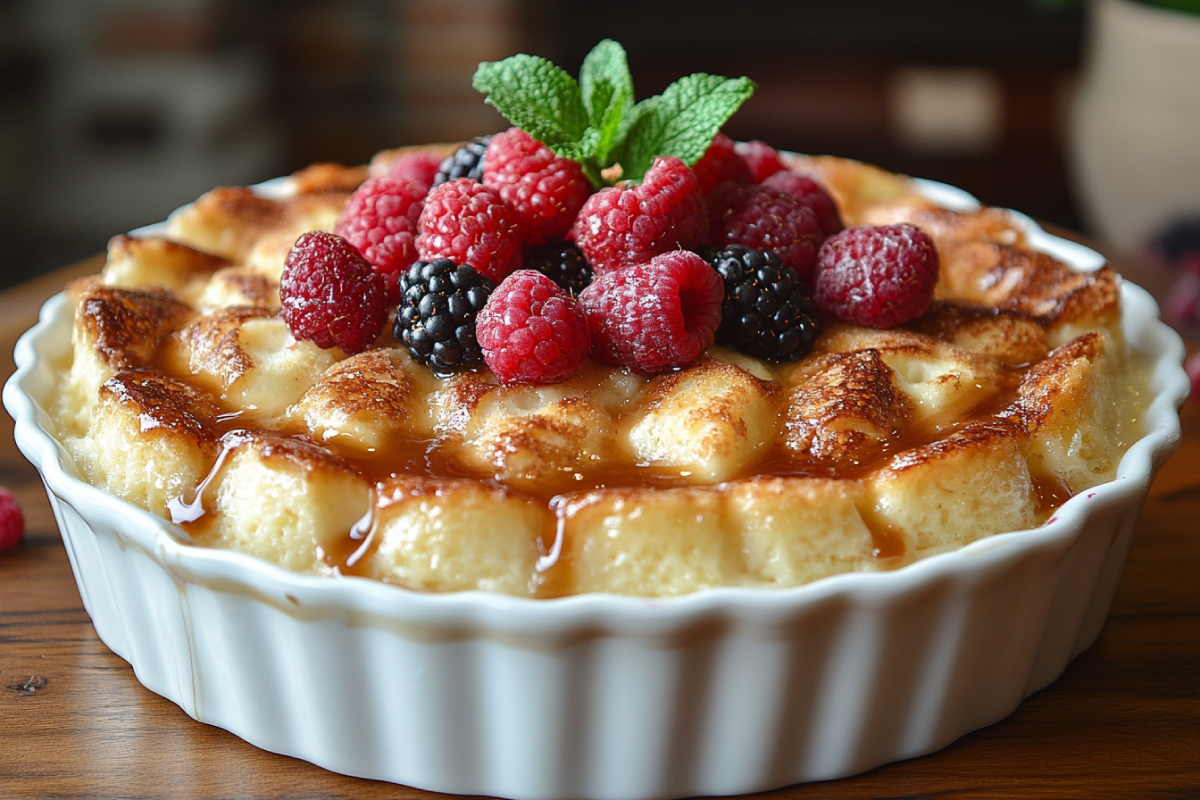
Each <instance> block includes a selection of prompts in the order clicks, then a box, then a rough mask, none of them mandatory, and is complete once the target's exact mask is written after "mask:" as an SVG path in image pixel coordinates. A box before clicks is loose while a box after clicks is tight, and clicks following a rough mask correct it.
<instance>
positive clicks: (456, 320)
mask: <svg viewBox="0 0 1200 800" xmlns="http://www.w3.org/2000/svg"><path fill="white" fill-rule="evenodd" d="M491 292H492V284H491V283H489V282H488V280H487V278H485V277H483V276H482V275H480V274H479V273H478V272H476V271H475V270H473V269H471V268H470V267H460V266H458V265H457V264H455V263H454V262H453V261H447V260H446V259H440V260H438V261H431V262H425V261H418V262H416V263H415V264H413V265H412V266H411V267H409V268H408V271H407V272H405V273H404V274H403V275H401V276H400V295H401V297H400V305H399V307H398V308H397V309H396V322H395V325H394V326H393V331H394V333H395V334H396V338H397V339H399V340H400V341H401V342H403V343H404V346H405V347H406V348H408V352H409V353H411V354H412V357H413V358H414V359H415V360H416V361H417V362H418V363H420V364H425V365H426V366H429V367H433V369H434V371H436V372H439V373H448V372H452V371H454V370H457V369H462V368H464V367H465V368H467V369H474V368H476V367H479V366H481V365H482V364H483V351H482V350H480V348H479V342H478V341H477V339H476V335H475V325H476V320H477V319H478V316H479V312H480V311H482V310H483V307H484V304H485V303H487V300H488V296H489V295H490V294H491Z"/></svg>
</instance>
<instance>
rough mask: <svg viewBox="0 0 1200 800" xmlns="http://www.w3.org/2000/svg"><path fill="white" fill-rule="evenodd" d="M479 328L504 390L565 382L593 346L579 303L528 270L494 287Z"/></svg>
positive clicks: (481, 342)
mask: <svg viewBox="0 0 1200 800" xmlns="http://www.w3.org/2000/svg"><path fill="white" fill-rule="evenodd" d="M476 325H477V330H478V337H479V345H480V347H482V348H483V358H484V360H485V361H487V365H488V367H490V368H491V370H492V372H494V373H496V377H497V378H499V379H500V382H501V383H505V384H510V383H558V382H559V381H563V380H566V379H567V378H569V377H571V376H572V375H574V374H575V370H576V369H578V368H579V363H580V362H581V361H583V357H584V356H585V355H587V352H588V348H589V347H590V345H591V335H590V334H589V333H588V324H587V318H586V317H585V316H584V313H583V308H582V306H580V305H579V301H578V300H576V299H575V298H574V297H572V296H571V295H569V294H567V293H566V292H565V291H563V290H562V289H561V288H559V287H558V286H556V285H555V284H554V282H553V281H552V280H550V279H549V278H547V277H546V276H545V275H542V274H541V273H539V272H534V271H533V270H528V269H522V270H517V271H516V272H514V273H513V274H512V275H509V276H508V277H507V278H505V279H504V282H503V283H501V284H500V285H499V286H497V287H496V290H495V291H493V292H492V296H491V298H490V299H489V300H488V302H487V305H486V306H484V308H483V311H482V312H480V314H479V321H478V322H477V323H476Z"/></svg>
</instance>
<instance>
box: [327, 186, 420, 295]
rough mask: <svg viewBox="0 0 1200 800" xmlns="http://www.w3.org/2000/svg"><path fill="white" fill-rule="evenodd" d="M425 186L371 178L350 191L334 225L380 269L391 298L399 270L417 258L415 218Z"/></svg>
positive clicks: (402, 269)
mask: <svg viewBox="0 0 1200 800" xmlns="http://www.w3.org/2000/svg"><path fill="white" fill-rule="evenodd" d="M427 187H428V184H425V183H420V182H417V181H409V180H405V179H403V178H398V177H393V176H392V175H386V176H384V177H381V178H371V179H370V180H368V181H367V182H366V183H364V184H363V185H362V186H360V187H358V190H357V191H356V192H355V193H354V194H352V195H350V199H349V200H347V201H346V207H345V208H344V209H342V216H341V217H339V218H338V221H337V226H336V227H335V228H334V232H335V233H337V235H338V236H341V237H342V238H343V239H345V240H346V241H348V242H349V243H350V244H352V245H354V247H355V248H357V249H358V252H360V253H362V255H363V257H364V258H365V259H367V261H369V262H371V266H373V267H375V269H376V270H377V271H379V272H381V273H383V275H384V277H385V279H386V284H387V290H388V296H389V297H390V298H391V299H392V301H393V302H394V301H395V300H397V299H398V298H399V294H398V292H397V289H396V281H397V280H399V278H400V273H401V272H403V271H404V270H406V269H408V267H409V265H410V264H412V263H413V262H414V261H416V260H417V244H416V242H417V220H418V219H419V218H420V216H421V206H422V204H423V203H424V202H425V193H426V192H427V191H428V188H427Z"/></svg>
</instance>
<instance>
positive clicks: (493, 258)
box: [417, 178, 521, 283]
mask: <svg viewBox="0 0 1200 800" xmlns="http://www.w3.org/2000/svg"><path fill="white" fill-rule="evenodd" d="M417 226H418V229H419V231H420V232H419V234H418V236H417V255H418V256H420V258H421V260H422V261H434V260H436V259H439V258H448V259H450V260H451V261H453V262H454V263H455V264H467V265H470V266H472V267H474V268H475V269H477V270H478V271H479V273H480V274H481V275H483V276H484V277H485V278H487V279H488V280H490V281H491V282H492V283H499V282H500V281H502V280H504V276H505V275H508V273H510V272H512V271H513V270H514V269H516V268H517V267H519V266H521V229H520V227H519V226H518V225H517V215H516V212H514V211H513V208H512V206H510V205H509V204H508V203H506V202H505V201H504V198H502V197H501V196H500V193H499V192H498V191H497V190H496V189H494V188H492V187H490V186H484V185H483V184H482V183H476V182H475V181H473V180H471V179H470V178H459V179H458V180H454V181H450V182H449V183H443V184H442V185H441V186H435V187H433V189H431V190H430V191H429V196H428V197H427V198H425V208H424V209H423V210H422V211H421V218H420V220H418V223H417Z"/></svg>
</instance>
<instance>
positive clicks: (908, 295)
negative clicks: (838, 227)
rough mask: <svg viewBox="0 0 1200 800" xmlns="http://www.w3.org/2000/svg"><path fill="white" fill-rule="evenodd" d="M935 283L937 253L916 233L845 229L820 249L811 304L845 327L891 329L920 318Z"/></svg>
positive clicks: (903, 227) (897, 228)
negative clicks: (842, 321)
mask: <svg viewBox="0 0 1200 800" xmlns="http://www.w3.org/2000/svg"><path fill="white" fill-rule="evenodd" d="M937 279H938V254H937V249H936V248H935V247H934V245H933V239H931V238H929V235H928V234H926V233H925V232H924V231H922V230H921V229H920V228H917V227H916V226H913V225H908V224H900V225H885V226H882V227H878V228H874V227H871V226H863V227H861V228H850V229H848V230H844V231H842V232H841V233H839V234H837V235H836V236H832V237H830V238H829V239H827V240H826V241H825V244H823V245H822V246H821V256H820V259H819V260H818V262H817V270H816V280H815V283H814V285H813V302H814V303H815V304H816V306H817V308H818V309H819V310H820V311H823V312H825V313H827V314H832V315H834V316H835V317H837V318H838V319H841V320H845V321H846V322H853V323H855V324H857V325H866V326H868V327H871V328H891V327H894V326H896V325H900V324H901V323H904V322H908V321H909V320H911V319H916V318H917V317H919V316H921V315H922V314H924V313H925V309H927V308H928V307H929V301H930V300H932V299H933V287H934V286H935V285H936V284H937Z"/></svg>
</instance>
